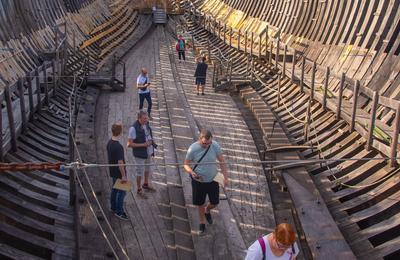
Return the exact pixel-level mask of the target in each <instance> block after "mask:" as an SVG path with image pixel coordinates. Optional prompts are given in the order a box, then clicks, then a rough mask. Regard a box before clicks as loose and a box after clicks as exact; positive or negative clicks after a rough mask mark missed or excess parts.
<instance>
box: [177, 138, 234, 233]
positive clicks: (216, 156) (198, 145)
mask: <svg viewBox="0 0 400 260" xmlns="http://www.w3.org/2000/svg"><path fill="white" fill-rule="evenodd" d="M216 160H218V161H219V165H220V168H221V172H222V174H223V175H224V184H225V185H227V184H228V172H227V168H226V165H225V161H224V157H223V155H222V152H221V147H220V146H219V144H218V143H217V142H216V141H213V140H212V134H211V132H210V131H209V130H202V131H201V132H200V136H199V140H198V141H197V142H195V143H193V144H192V145H191V146H190V147H189V149H188V151H187V154H186V158H185V161H184V168H185V170H186V171H187V172H188V173H189V175H190V177H191V178H192V196H193V204H194V205H196V206H198V210H199V218H200V234H202V233H204V232H205V229H206V225H205V219H207V222H208V223H209V224H212V222H213V221H212V218H211V212H210V211H211V209H213V208H215V207H216V206H217V205H218V203H219V184H218V182H216V181H214V178H215V176H216V175H217V165H216ZM199 161H200V162H199ZM193 163H195V165H191V166H190V165H189V164H193ZM207 195H208V198H209V201H210V203H208V204H207V205H205V202H206V197H207Z"/></svg>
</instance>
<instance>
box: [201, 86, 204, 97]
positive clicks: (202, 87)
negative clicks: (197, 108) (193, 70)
mask: <svg viewBox="0 0 400 260" xmlns="http://www.w3.org/2000/svg"><path fill="white" fill-rule="evenodd" d="M200 86H201V94H203V95H204V84H202V85H200Z"/></svg>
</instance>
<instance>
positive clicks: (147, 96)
mask: <svg viewBox="0 0 400 260" xmlns="http://www.w3.org/2000/svg"><path fill="white" fill-rule="evenodd" d="M145 99H146V100H147V113H148V114H149V116H150V113H151V107H152V105H153V102H151V95H150V92H148V93H143V94H139V109H140V110H141V109H142V108H143V103H144V100H145Z"/></svg>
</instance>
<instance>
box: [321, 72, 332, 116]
mask: <svg viewBox="0 0 400 260" xmlns="http://www.w3.org/2000/svg"><path fill="white" fill-rule="evenodd" d="M330 71H331V70H330V68H329V67H326V71H325V81H324V98H323V100H322V108H323V109H324V110H326V99H327V96H328V85H329V77H330V73H331V72H330Z"/></svg>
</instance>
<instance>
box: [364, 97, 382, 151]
mask: <svg viewBox="0 0 400 260" xmlns="http://www.w3.org/2000/svg"><path fill="white" fill-rule="evenodd" d="M378 102H379V94H378V92H377V91H374V94H373V96H372V108H371V117H370V120H369V126H368V137H367V147H366V149H367V151H370V150H371V148H372V141H373V136H374V127H375V118H376V108H377V106H378Z"/></svg>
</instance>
